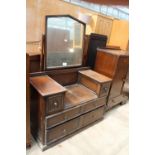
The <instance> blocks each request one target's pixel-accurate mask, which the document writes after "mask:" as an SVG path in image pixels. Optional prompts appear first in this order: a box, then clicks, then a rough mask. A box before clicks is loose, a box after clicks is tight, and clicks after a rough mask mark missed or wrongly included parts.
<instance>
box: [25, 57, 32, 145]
mask: <svg viewBox="0 0 155 155" xmlns="http://www.w3.org/2000/svg"><path fill="white" fill-rule="evenodd" d="M29 71H30V59H29V55H28V54H26V146H30V145H31V131H30V81H29Z"/></svg>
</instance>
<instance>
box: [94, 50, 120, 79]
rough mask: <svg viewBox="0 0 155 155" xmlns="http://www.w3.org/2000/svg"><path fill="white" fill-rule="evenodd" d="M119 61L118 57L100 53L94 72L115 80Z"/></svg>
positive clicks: (98, 53)
mask: <svg viewBox="0 0 155 155" xmlns="http://www.w3.org/2000/svg"><path fill="white" fill-rule="evenodd" d="M117 59H118V57H117V56H115V55H112V54H109V53H105V52H99V51H98V52H97V56H96V61H95V68H94V70H95V71H96V72H98V73H101V74H103V75H106V76H108V77H110V78H113V77H114V75H115V69H116V66H117Z"/></svg>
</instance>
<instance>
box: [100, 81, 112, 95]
mask: <svg viewBox="0 0 155 155" xmlns="http://www.w3.org/2000/svg"><path fill="white" fill-rule="evenodd" d="M110 84H111V83H110V82H107V83H103V84H102V85H101V87H100V92H99V97H103V96H107V95H108V93H109V90H110Z"/></svg>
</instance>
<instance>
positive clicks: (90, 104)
mask: <svg viewBox="0 0 155 155" xmlns="http://www.w3.org/2000/svg"><path fill="white" fill-rule="evenodd" d="M105 104H106V97H101V98H97V99H96V100H94V101H90V102H88V103H85V104H84V105H83V106H82V108H81V112H82V113H86V112H88V111H91V110H94V109H96V108H98V107H101V106H103V105H105Z"/></svg>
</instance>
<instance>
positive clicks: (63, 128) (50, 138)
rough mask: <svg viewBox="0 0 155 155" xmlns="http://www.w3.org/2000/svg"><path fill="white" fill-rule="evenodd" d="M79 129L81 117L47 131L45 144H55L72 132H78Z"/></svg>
mask: <svg viewBox="0 0 155 155" xmlns="http://www.w3.org/2000/svg"><path fill="white" fill-rule="evenodd" d="M78 127H79V117H78V118H75V119H73V120H70V121H68V122H65V123H64V124H61V125H59V126H56V127H54V128H52V129H50V130H46V136H45V143H46V144H49V143H51V142H54V141H56V140H58V139H60V138H62V137H64V136H67V135H69V134H71V133H72V132H74V131H76V130H78Z"/></svg>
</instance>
